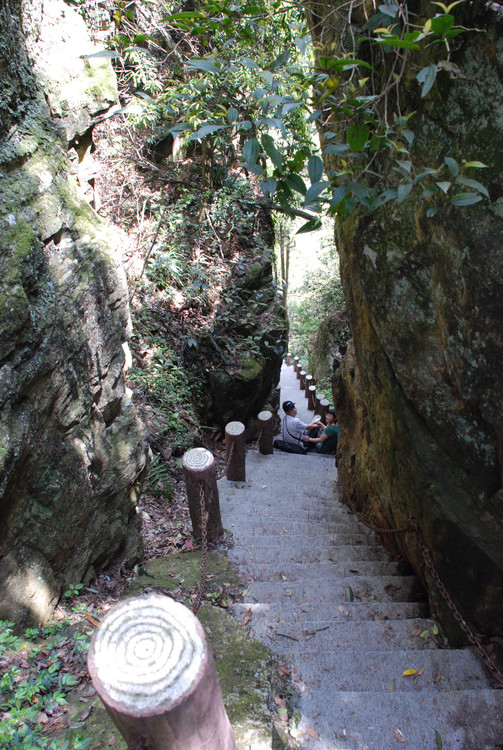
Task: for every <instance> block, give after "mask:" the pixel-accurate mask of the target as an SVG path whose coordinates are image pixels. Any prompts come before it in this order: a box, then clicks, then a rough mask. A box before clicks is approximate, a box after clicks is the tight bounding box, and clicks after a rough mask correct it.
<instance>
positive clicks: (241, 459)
mask: <svg viewBox="0 0 503 750" xmlns="http://www.w3.org/2000/svg"><path fill="white" fill-rule="evenodd" d="M245 463H246V446H245V426H244V424H243V423H242V422H229V423H228V424H227V425H226V427H225V465H226V466H227V471H226V474H225V475H226V477H227V479H229V480H231V481H233V482H244V481H246V465H245Z"/></svg>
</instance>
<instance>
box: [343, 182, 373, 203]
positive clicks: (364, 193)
mask: <svg viewBox="0 0 503 750" xmlns="http://www.w3.org/2000/svg"><path fill="white" fill-rule="evenodd" d="M347 188H348V190H351V192H352V193H353V195H354V196H355V197H356V198H357V199H358V201H359V202H360V203H363V205H364V206H366V205H367V204H368V202H369V197H370V193H369V191H368V188H366V187H365V185H360V183H359V182H348V184H347Z"/></svg>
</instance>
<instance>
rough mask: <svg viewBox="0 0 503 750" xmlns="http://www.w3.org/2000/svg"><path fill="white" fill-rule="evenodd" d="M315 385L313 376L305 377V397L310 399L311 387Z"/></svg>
mask: <svg viewBox="0 0 503 750" xmlns="http://www.w3.org/2000/svg"><path fill="white" fill-rule="evenodd" d="M312 384H313V376H312V375H306V377H305V384H304V396H305V397H306V398H308V396H309V386H311V385H312Z"/></svg>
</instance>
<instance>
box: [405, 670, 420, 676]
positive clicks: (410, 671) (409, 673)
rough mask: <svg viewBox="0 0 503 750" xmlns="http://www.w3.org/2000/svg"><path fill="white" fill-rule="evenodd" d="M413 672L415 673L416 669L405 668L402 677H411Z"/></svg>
mask: <svg viewBox="0 0 503 750" xmlns="http://www.w3.org/2000/svg"><path fill="white" fill-rule="evenodd" d="M414 674H417V669H406V670H405V671H404V672H403V674H402V677H412V675H414Z"/></svg>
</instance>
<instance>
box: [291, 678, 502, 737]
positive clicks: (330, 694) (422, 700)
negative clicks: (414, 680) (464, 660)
mask: <svg viewBox="0 0 503 750" xmlns="http://www.w3.org/2000/svg"><path fill="white" fill-rule="evenodd" d="M301 704H302V720H301V722H300V725H299V729H300V730H301V731H302V730H306V729H308V728H312V727H316V732H317V735H318V737H319V739H315V738H314V737H311V736H309V734H305V735H304V736H303V737H302V739H301V748H304V749H305V750H311V748H317V750H335V748H347V749H348V750H391V749H392V748H394V747H397V748H398V747H401V746H402V745H403V747H404V748H406V750H438V748H439V747H442V748H443V749H444V750H496V749H497V748H501V747H502V745H503V691H501V690H500V691H497V690H447V691H445V692H443V691H441V690H422V691H419V692H414V691H410V692H400V693H390V692H386V693H366V692H340V691H337V690H328V691H327V692H325V693H323V695H322V696H321V699H320V696H317V695H313V696H306V697H305V698H303V699H302V700H301Z"/></svg>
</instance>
